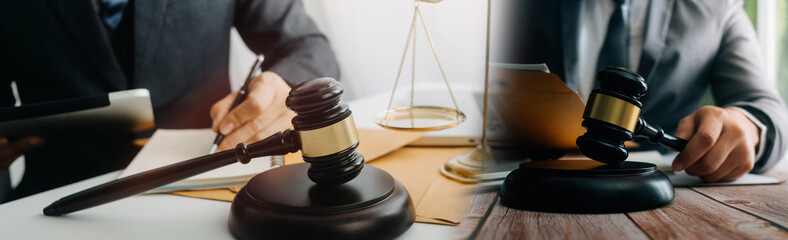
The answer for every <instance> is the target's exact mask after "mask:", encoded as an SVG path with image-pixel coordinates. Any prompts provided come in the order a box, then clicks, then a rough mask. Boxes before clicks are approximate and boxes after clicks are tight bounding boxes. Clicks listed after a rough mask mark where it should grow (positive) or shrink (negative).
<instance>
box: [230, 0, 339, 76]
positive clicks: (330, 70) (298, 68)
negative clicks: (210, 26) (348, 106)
mask: <svg viewBox="0 0 788 240" xmlns="http://www.w3.org/2000/svg"><path fill="white" fill-rule="evenodd" d="M234 24H235V27H236V29H237V30H238V32H239V33H240V35H241V38H242V39H243V40H244V42H245V43H246V45H247V46H249V48H250V49H251V50H252V51H254V52H255V53H257V54H263V55H264V56H265V61H264V63H263V70H267V71H273V72H275V73H277V74H279V75H280V76H282V78H283V79H284V80H285V81H287V83H288V84H290V85H291V86H295V85H298V84H299V83H302V82H305V81H308V80H312V79H314V78H318V77H333V78H338V77H339V65H338V64H337V62H336V58H335V56H334V53H333V51H332V50H331V47H330V45H329V43H328V39H327V38H326V36H325V35H323V34H322V33H321V32H320V30H318V28H317V26H316V25H315V23H314V22H313V21H312V19H311V18H310V17H309V16H308V15H307V14H306V12H305V11H304V6H303V4H302V3H301V1H298V0H262V1H254V0H239V1H238V2H237V5H236V9H235V19H234Z"/></svg>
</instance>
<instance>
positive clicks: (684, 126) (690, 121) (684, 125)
mask: <svg viewBox="0 0 788 240" xmlns="http://www.w3.org/2000/svg"><path fill="white" fill-rule="evenodd" d="M693 133H695V113H693V114H690V115H689V116H686V117H684V118H682V119H681V121H679V126H678V127H677V128H676V132H675V133H673V136H676V137H677V138H682V139H689V138H690V137H692V134H693Z"/></svg>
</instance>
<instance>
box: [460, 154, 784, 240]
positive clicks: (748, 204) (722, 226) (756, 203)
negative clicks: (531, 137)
mask: <svg viewBox="0 0 788 240" xmlns="http://www.w3.org/2000/svg"><path fill="white" fill-rule="evenodd" d="M764 175H767V176H772V177H776V178H778V179H781V180H783V181H785V180H788V161H782V162H781V163H778V164H777V166H775V168H774V169H772V170H771V171H769V172H767V173H766V174H764ZM675 192H676V199H675V200H674V201H673V203H672V204H671V205H669V206H667V207H663V208H660V209H655V210H649V211H641V212H632V213H627V214H555V213H541V212H530V211H522V210H516V209H510V208H508V207H505V206H502V205H501V204H500V200H499V199H498V197H497V195H498V191H497V190H496V189H489V188H488V190H487V191H479V192H477V193H476V196H475V197H474V199H473V201H472V202H471V206H470V207H469V209H468V215H467V216H466V217H465V219H464V220H463V222H462V224H461V225H460V226H459V227H458V228H457V229H458V230H457V235H455V236H456V238H457V239H788V183H786V182H783V183H781V184H779V185H757V186H724V187H693V188H675Z"/></svg>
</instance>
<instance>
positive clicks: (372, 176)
mask: <svg viewBox="0 0 788 240" xmlns="http://www.w3.org/2000/svg"><path fill="white" fill-rule="evenodd" d="M308 168H309V164H306V163H302V164H293V165H287V166H284V167H279V168H275V169H272V170H269V171H266V172H264V173H261V174H259V175H257V176H255V177H254V178H252V179H251V180H250V181H249V183H247V184H246V186H245V187H244V188H242V189H241V191H239V192H238V194H237V195H236V196H235V200H233V204H232V207H231V209H230V222H229V225H230V232H231V233H232V234H233V236H234V237H235V238H238V239H263V238H265V239H307V238H313V239H340V238H341V239H387V238H394V237H396V236H398V235H400V234H401V233H403V232H405V230H407V229H408V228H409V227H410V225H412V224H413V220H414V219H415V212H414V207H413V203H411V201H410V196H409V195H408V192H407V190H405V187H403V186H402V184H400V183H399V182H397V180H395V179H394V178H392V177H391V175H389V174H388V173H387V172H385V171H383V170H380V169H379V168H376V167H373V166H369V165H365V166H364V168H363V169H362V170H361V173H360V174H359V175H358V177H356V178H354V179H353V180H350V181H349V182H347V183H344V184H341V185H337V186H318V185H317V184H316V183H314V182H312V181H310V180H309V178H308V177H307V169H308Z"/></svg>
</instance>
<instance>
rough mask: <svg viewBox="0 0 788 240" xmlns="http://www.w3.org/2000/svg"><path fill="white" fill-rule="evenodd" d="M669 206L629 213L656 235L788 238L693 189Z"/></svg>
mask: <svg viewBox="0 0 788 240" xmlns="http://www.w3.org/2000/svg"><path fill="white" fill-rule="evenodd" d="M675 191H676V199H675V200H674V201H673V203H672V204H671V205H669V206H667V207H663V208H660V209H655V210H650V211H642V212H634V213H628V214H627V215H629V216H630V217H631V218H632V220H633V221H635V222H636V223H637V225H638V226H640V228H641V229H643V231H645V232H646V233H648V235H649V236H650V237H651V238H653V239H788V232H786V231H783V230H781V229H780V228H778V227H775V226H773V225H772V224H770V223H769V222H766V221H764V220H761V219H759V218H757V217H755V216H752V215H750V214H748V213H745V212H742V211H740V210H738V209H734V208H731V207H728V206H726V205H724V204H722V203H719V202H717V201H714V200H710V199H709V198H708V197H706V196H703V195H701V194H700V193H697V192H695V191H693V190H691V189H687V188H676V189H675Z"/></svg>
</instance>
